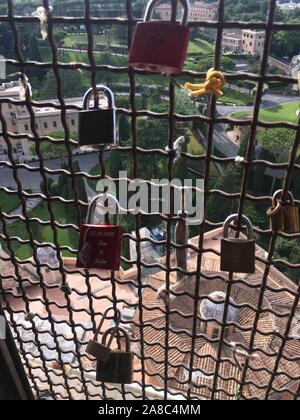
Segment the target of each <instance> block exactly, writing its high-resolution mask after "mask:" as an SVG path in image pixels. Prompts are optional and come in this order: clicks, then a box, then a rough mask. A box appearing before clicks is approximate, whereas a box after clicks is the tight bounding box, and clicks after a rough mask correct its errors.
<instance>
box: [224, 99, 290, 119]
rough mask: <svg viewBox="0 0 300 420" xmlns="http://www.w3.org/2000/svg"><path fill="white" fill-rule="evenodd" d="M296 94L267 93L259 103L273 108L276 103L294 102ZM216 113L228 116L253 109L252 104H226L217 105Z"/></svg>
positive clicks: (262, 106) (263, 106)
mask: <svg viewBox="0 0 300 420" xmlns="http://www.w3.org/2000/svg"><path fill="white" fill-rule="evenodd" d="M296 101H297V97H296V96H282V95H273V94H270V93H267V94H266V95H264V97H263V99H262V103H261V108H273V107H275V106H278V105H282V104H286V103H289V102H296ZM217 111H218V114H219V115H220V116H221V117H229V115H230V114H232V113H233V112H242V111H246V112H251V111H253V106H228V105H218V106H217Z"/></svg>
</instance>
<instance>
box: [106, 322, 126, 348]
mask: <svg viewBox="0 0 300 420" xmlns="http://www.w3.org/2000/svg"><path fill="white" fill-rule="evenodd" d="M120 332H121V333H122V334H123V336H124V337H125V340H126V352H127V353H129V352H130V348H131V341H130V337H129V334H128V332H127V331H126V330H124V328H122V327H119V326H117V327H111V328H109V329H108V330H107V331H105V333H104V334H103V337H102V344H104V345H105V346H106V339H107V337H108V335H109V334H112V338H114V337H115V336H116V334H117V333H120ZM111 340H112V339H111ZM111 340H110V341H111ZM119 350H120V349H119Z"/></svg>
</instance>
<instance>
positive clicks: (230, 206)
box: [208, 165, 240, 222]
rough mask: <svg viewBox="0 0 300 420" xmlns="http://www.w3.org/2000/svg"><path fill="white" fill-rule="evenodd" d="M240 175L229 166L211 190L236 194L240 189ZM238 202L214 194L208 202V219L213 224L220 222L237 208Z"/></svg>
mask: <svg viewBox="0 0 300 420" xmlns="http://www.w3.org/2000/svg"><path fill="white" fill-rule="evenodd" d="M239 183H240V175H239V172H238V170H237V168H236V166H234V165H229V166H227V168H226V169H225V170H224V172H223V174H222V176H221V177H220V178H219V179H217V180H216V181H215V183H214V185H213V189H216V190H222V191H225V192H227V193H236V192H238V191H239V189H240V184H239ZM237 204H238V200H236V199H230V198H225V197H223V196H221V195H219V194H215V195H213V196H211V197H210V198H209V201H208V218H209V219H210V220H211V221H213V222H222V221H224V220H225V219H226V218H227V217H228V216H229V215H230V214H232V213H234V211H235V209H236V208H237Z"/></svg>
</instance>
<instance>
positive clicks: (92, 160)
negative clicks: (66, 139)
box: [0, 153, 99, 192]
mask: <svg viewBox="0 0 300 420" xmlns="http://www.w3.org/2000/svg"><path fill="white" fill-rule="evenodd" d="M0 160H1V158H0ZM73 160H74V161H75V160H77V161H78V162H79V166H80V169H81V171H83V172H90V170H91V169H92V168H93V167H94V166H95V165H96V164H97V163H98V162H99V155H98V153H92V154H85V155H79V156H73ZM29 166H30V167H34V168H36V170H35V171H34V172H32V171H28V170H27V169H19V170H18V178H19V180H20V181H21V183H22V189H23V190H29V189H30V190H32V191H33V192H39V191H40V184H41V182H42V177H41V174H40V173H39V163H38V162H32V163H30V164H29ZM45 166H46V167H47V168H49V169H60V168H61V161H60V159H51V160H46V161H45ZM49 178H53V179H54V180H55V181H56V180H57V178H58V175H49ZM0 179H1V186H2V187H7V188H11V189H15V188H16V184H15V181H14V178H13V171H12V169H11V168H7V167H5V166H3V165H2V166H1V164H0Z"/></svg>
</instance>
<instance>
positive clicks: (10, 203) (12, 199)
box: [0, 191, 20, 213]
mask: <svg viewBox="0 0 300 420" xmlns="http://www.w3.org/2000/svg"><path fill="white" fill-rule="evenodd" d="M0 203H1V208H2V210H3V211H4V212H5V213H10V212H11V211H12V210H14V209H15V208H17V207H18V206H19V205H20V199H19V197H18V195H17V194H8V193H6V192H5V191H0Z"/></svg>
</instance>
